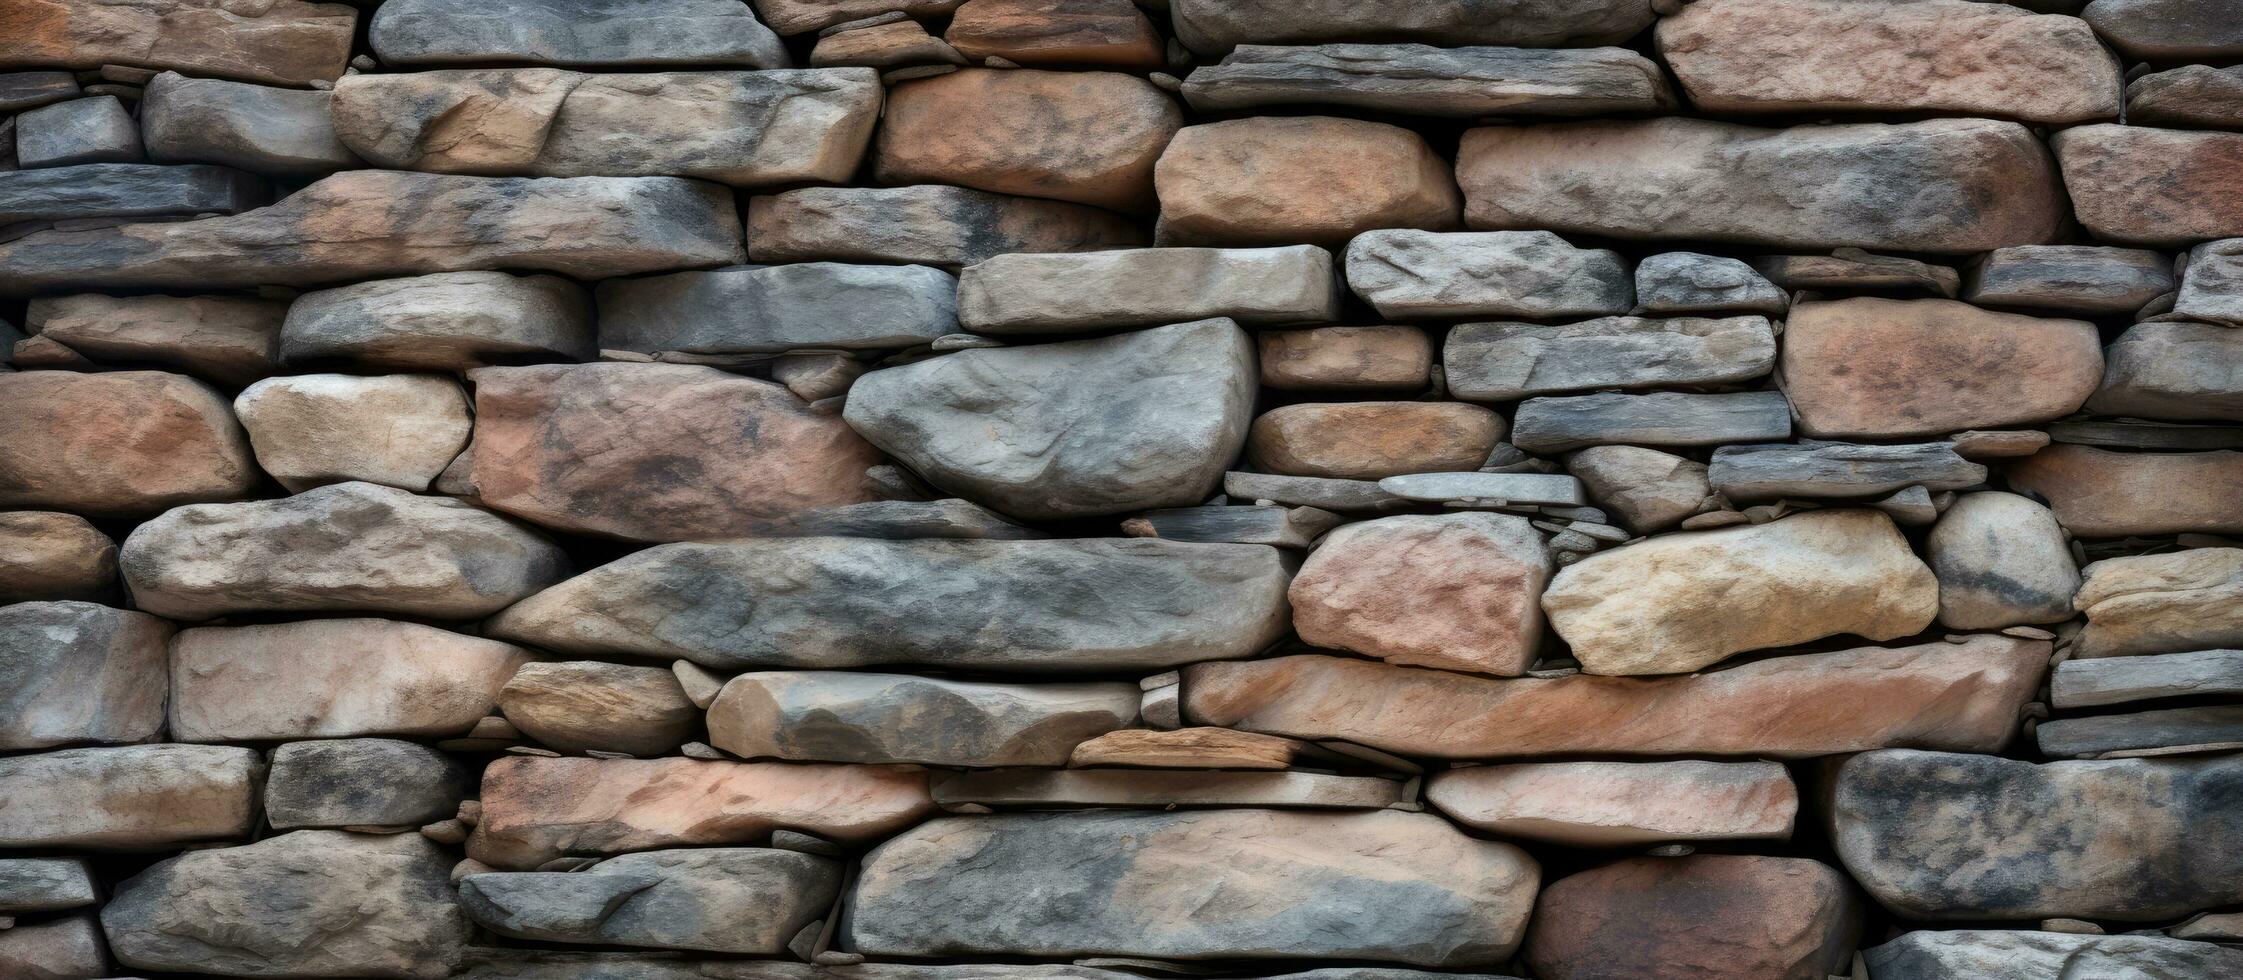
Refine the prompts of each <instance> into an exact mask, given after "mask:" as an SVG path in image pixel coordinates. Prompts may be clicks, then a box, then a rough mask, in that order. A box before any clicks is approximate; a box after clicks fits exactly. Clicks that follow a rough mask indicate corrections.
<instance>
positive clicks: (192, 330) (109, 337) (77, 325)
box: [24, 293, 288, 388]
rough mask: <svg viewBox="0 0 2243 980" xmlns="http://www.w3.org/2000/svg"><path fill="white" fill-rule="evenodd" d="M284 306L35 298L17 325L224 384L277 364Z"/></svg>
mask: <svg viewBox="0 0 2243 980" xmlns="http://www.w3.org/2000/svg"><path fill="white" fill-rule="evenodd" d="M287 310H288V307H287V304H284V303H280V302H276V301H273V300H266V299H251V298H249V297H244V296H103V295H100V294H98V293H79V294H76V295H70V296H41V297H38V298H35V299H33V300H32V301H31V302H30V303H29V304H28V305H27V306H26V308H25V311H24V326H25V327H26V328H27V329H29V330H30V332H31V333H32V334H34V335H37V336H40V337H45V338H47V339H49V340H53V341H57V342H59V343H61V344H62V345H63V346H65V347H68V348H70V349H71V350H74V351H77V352H78V353H80V354H84V355H86V356H87V357H92V358H98V359H100V360H104V361H124V362H128V363H149V364H161V365H164V366H167V367H175V368H178V369H179V370H181V371H184V372H186V373H188V374H192V375H195V376H197V377H200V378H203V379H206V380H208V381H211V382H214V383H216V384H221V385H225V386H227V387H230V388H238V387H241V386H243V385H246V384H249V383H250V382H252V381H255V380H257V379H259V378H262V377H264V376H266V375H268V374H272V373H273V372H274V371H275V370H277V369H278V367H279V365H278V363H277V361H278V358H277V353H278V346H279V344H278V341H279V337H280V325H281V318H282V316H284V315H285V314H286V313H287Z"/></svg>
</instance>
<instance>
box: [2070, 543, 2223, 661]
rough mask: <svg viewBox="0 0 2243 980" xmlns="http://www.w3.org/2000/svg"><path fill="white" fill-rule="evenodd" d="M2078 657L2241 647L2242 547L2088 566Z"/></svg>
mask: <svg viewBox="0 0 2243 980" xmlns="http://www.w3.org/2000/svg"><path fill="white" fill-rule="evenodd" d="M2086 571H2087V576H2086V581H2085V582H2084V583H2082V584H2081V586H2080V589H2079V594H2078V595H2077V596H2075V597H2073V600H2072V601H2073V605H2074V606H2075V607H2077V608H2078V609H2079V611H2080V612H2082V613H2085V614H2086V615H2087V628H2086V629H2085V630H2082V631H2080V634H2079V644H2078V646H2077V647H2076V648H2075V650H2074V652H2073V656H2074V657H2080V658H2093V657H2131V656H2140V655H2143V654H2157V653H2181V652H2186V651H2191V650H2209V649H2218V648H2238V647H2243V548H2187V549H2183V550H2181V551H2174V552H2167V553H2165V554H2156V555H2128V556H2125V557H2120V558H2106V559H2103V560H2102V561H2099V562H2095V563H2094V564H2091V565H2089V566H2087V570H2086Z"/></svg>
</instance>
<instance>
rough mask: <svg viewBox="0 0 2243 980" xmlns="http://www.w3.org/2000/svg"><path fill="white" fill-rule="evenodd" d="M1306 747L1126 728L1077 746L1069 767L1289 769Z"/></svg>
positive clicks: (1221, 734) (1203, 731) (1216, 733)
mask: <svg viewBox="0 0 2243 980" xmlns="http://www.w3.org/2000/svg"><path fill="white" fill-rule="evenodd" d="M1306 748H1307V746H1306V745H1305V744H1303V743H1301V742H1296V741H1294V740H1292V739H1289V738H1278V737H1277V736H1274V735H1257V734H1254V733H1253V732H1234V731H1231V730H1230V729H1228V728H1179V729H1177V730H1175V731H1169V732H1160V731H1151V730H1148V729H1143V728H1125V729H1122V730H1120V731H1114V732H1107V733H1106V734H1104V735H1100V736H1098V737H1097V738H1094V739H1091V740H1090V741H1087V742H1084V743H1082V744H1081V745H1077V746H1075V754H1074V756H1073V757H1072V758H1071V759H1069V760H1068V763H1067V764H1068V765H1070V766H1146V767H1151V768H1157V769H1289V768H1291V767H1292V765H1293V760H1294V759H1295V758H1296V757H1297V756H1299V755H1301V754H1303V750H1305V749H1306Z"/></svg>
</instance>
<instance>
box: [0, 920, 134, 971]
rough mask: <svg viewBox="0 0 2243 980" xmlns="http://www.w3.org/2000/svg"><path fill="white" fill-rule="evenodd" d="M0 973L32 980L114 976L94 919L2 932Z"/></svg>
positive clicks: (24, 926)
mask: <svg viewBox="0 0 2243 980" xmlns="http://www.w3.org/2000/svg"><path fill="white" fill-rule="evenodd" d="M0 970H7V971H8V972H9V975H10V976H22V977H29V978H32V980H48V978H50V977H53V978H76V977H98V976H103V975H105V974H107V973H109V972H110V969H109V956H108V953H107V952H106V951H105V949H104V947H103V946H102V943H101V928H100V926H99V925H98V924H97V923H96V922H95V921H94V918H93V916H90V915H73V916H69V917H67V918H60V919H50V920H47V921H45V922H40V923H37V924H25V925H18V926H14V927H12V928H9V929H7V930H5V931H0Z"/></svg>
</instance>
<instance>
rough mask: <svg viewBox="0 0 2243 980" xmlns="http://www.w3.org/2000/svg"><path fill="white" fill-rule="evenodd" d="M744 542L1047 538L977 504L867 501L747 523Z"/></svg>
mask: <svg viewBox="0 0 2243 980" xmlns="http://www.w3.org/2000/svg"><path fill="white" fill-rule="evenodd" d="M741 537H748V538H828V537H834V538H882V539H885V540H889V541H908V540H911V539H914V538H978V539H984V540H991V541H1028V540H1033V539H1036V538H1042V537H1047V535H1045V534H1044V533H1043V532H1041V531H1037V530H1035V529H1033V528H1029V527H1026V526H1023V525H1021V524H1017V523H1014V522H1013V520H1012V519H1011V518H1009V517H1006V516H1005V515H1003V514H999V513H997V512H996V511H993V510H990V509H989V508H987V507H983V506H981V505H980V504H976V503H972V502H969V501H964V500H959V499H957V498H955V497H950V498H945V499H942V500H870V501H866V502H864V503H861V504H844V505H842V506H840V507H821V508H818V509H817V510H806V511H802V512H801V513H798V514H790V515H787V516H786V517H774V518H770V519H767V520H761V521H755V522H753V523H752V524H750V525H749V526H748V528H747V530H746V532H745V533H743V534H742V535H741Z"/></svg>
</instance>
